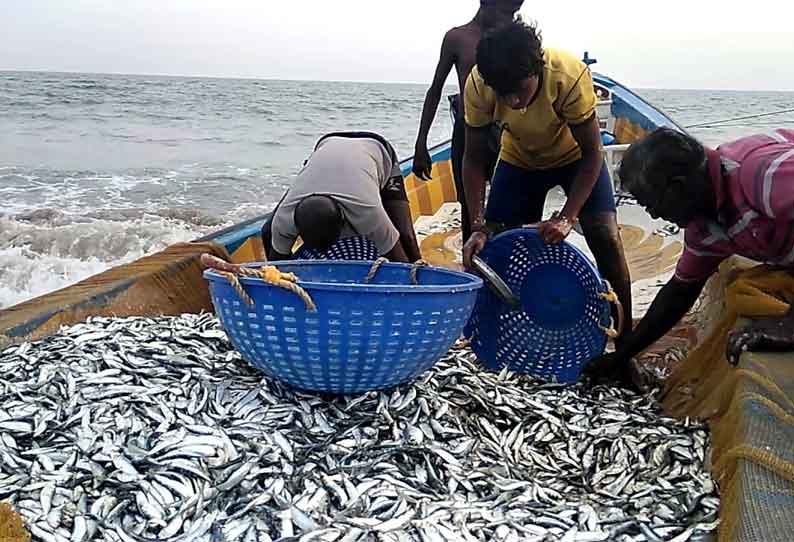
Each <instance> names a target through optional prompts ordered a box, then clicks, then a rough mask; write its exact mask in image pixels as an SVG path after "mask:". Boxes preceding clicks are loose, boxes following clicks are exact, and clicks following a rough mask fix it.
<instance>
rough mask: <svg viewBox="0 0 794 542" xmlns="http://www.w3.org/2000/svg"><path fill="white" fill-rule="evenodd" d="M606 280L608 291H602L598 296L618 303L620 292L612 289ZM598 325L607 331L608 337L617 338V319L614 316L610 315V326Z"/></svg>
mask: <svg viewBox="0 0 794 542" xmlns="http://www.w3.org/2000/svg"><path fill="white" fill-rule="evenodd" d="M604 282H605V283H606V285H607V291H606V292H600V293H599V294H598V297H600V298H601V299H604V300H606V301H608V302H609V303H618V301H619V299H618V294H616V293H615V290H613V289H612V285H611V284H609V282H608V281H606V280H604ZM598 327H599V329H601V331H603V332H604V333H606V335H607V337H609V338H610V339H617V337H618V330H617V329H615V319H614V318H612V317H611V316H610V317H609V327H604V326H602V325H599V326H598Z"/></svg>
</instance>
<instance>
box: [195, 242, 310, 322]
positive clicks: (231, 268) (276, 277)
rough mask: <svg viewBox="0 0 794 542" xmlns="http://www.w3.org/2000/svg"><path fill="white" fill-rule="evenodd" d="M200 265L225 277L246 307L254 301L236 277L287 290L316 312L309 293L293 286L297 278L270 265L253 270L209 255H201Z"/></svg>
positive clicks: (307, 307)
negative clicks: (251, 278)
mask: <svg viewBox="0 0 794 542" xmlns="http://www.w3.org/2000/svg"><path fill="white" fill-rule="evenodd" d="M201 263H202V264H203V265H205V266H206V267H208V268H210V269H214V270H215V271H217V272H219V273H220V274H221V275H223V276H224V277H226V280H228V281H229V283H230V284H231V285H232V287H233V288H234V289H235V291H236V292H237V295H239V296H240V299H242V300H243V301H244V302H245V304H246V305H249V306H253V304H254V300H253V299H251V296H249V295H248V294H247V293H246V292H245V289H244V288H243V285H242V284H240V281H239V280H238V278H237V277H238V275H239V276H243V277H254V278H259V279H262V280H263V281H265V282H267V283H268V284H272V285H273V286H278V287H279V288H284V289H285V290H289V291H290V292H292V293H294V294H296V295H297V296H298V297H300V298H301V299H302V300H303V303H304V305H306V309H307V310H308V311H310V312H316V311H317V305H315V304H314V301H313V300H312V298H311V296H310V295H309V293H308V292H307V291H306V290H304V289H303V288H301V287H300V286H298V285H297V284H295V283H296V282H297V281H298V277H297V276H295V274H294V273H282V272H281V271H279V270H278V268H276V267H275V266H272V265H265V266H262V268H261V269H253V268H251V267H245V266H242V265H239V264H233V263H229V262H227V261H224V260H221V259H220V258H218V257H217V256H212V255H211V254H206V253H205V254H202V255H201Z"/></svg>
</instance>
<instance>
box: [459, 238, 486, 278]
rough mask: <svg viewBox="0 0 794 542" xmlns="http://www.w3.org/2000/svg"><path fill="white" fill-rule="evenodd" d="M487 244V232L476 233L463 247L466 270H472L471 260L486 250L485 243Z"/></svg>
mask: <svg viewBox="0 0 794 542" xmlns="http://www.w3.org/2000/svg"><path fill="white" fill-rule="evenodd" d="M487 242H488V236H487V235H486V234H485V232H481V231H475V232H473V233H472V234H471V237H469V240H468V241H467V242H466V245H464V247H463V266H464V267H465V268H466V269H469V270H470V269H472V265H471V259H472V258H473V257H474V256H476V255H477V254H479V253H480V252H481V251H482V249H483V248H485V243H487Z"/></svg>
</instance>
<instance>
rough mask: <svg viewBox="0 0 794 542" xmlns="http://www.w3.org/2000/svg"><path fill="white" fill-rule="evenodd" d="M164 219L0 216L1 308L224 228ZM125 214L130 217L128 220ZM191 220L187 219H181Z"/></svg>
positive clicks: (171, 214)
mask: <svg viewBox="0 0 794 542" xmlns="http://www.w3.org/2000/svg"><path fill="white" fill-rule="evenodd" d="M161 214H162V216H159V215H155V214H151V213H146V212H143V211H139V210H133V211H129V212H127V213H124V212H121V213H118V212H117V213H116V214H115V215H114V216H112V217H111V216H104V215H103V214H102V213H95V214H94V215H93V216H74V215H69V214H68V213H63V212H60V211H58V210H57V209H40V210H37V211H32V212H30V213H27V214H22V215H17V216H14V217H10V216H0V247H2V248H0V308H3V307H7V306H10V305H13V304H16V303H19V302H22V301H24V300H26V299H29V298H31V297H35V296H37V295H41V294H44V293H47V292H50V291H53V290H56V289H58V288H62V287H65V286H68V285H70V284H73V283H75V282H77V281H80V280H82V279H84V278H86V277H88V276H91V275H93V274H96V273H99V272H101V271H104V270H106V269H109V268H110V267H114V266H117V265H121V264H124V263H127V262H130V261H132V260H135V259H137V258H140V257H143V256H145V255H147V254H152V253H154V252H157V251H159V250H162V249H164V248H165V247H167V246H169V245H171V244H173V243H178V242H184V241H191V240H193V239H196V238H197V237H200V236H202V235H205V234H207V233H210V232H211V231H214V230H215V229H218V228H220V227H222V226H223V225H224V224H223V223H222V222H221V221H219V220H218V219H215V220H207V221H206V222H212V224H205V225H197V224H195V223H193V221H196V222H202V221H204V220H203V219H202V218H196V216H191V215H190V213H189V212H188V211H186V210H179V209H164V210H163V212H162V213H161ZM125 215H126V216H125ZM183 219H187V220H183Z"/></svg>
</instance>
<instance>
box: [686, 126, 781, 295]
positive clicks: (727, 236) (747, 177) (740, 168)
mask: <svg viewBox="0 0 794 542" xmlns="http://www.w3.org/2000/svg"><path fill="white" fill-rule="evenodd" d="M706 152H707V153H708V160H709V165H708V167H709V172H710V175H711V181H712V183H714V190H715V191H716V193H717V209H718V215H717V220H716V221H714V220H698V221H695V222H693V223H691V224H690V225H689V226H688V227H687V229H686V232H685V234H684V252H683V254H682V255H681V259H680V260H679V261H678V266H677V268H676V271H675V274H676V277H677V278H678V279H680V280H683V281H695V280H703V279H706V278H708V277H709V276H710V275H711V274H712V273H714V272H715V271H716V270H717V268H718V267H719V265H720V263H721V262H722V261H723V260H725V259H726V258H728V257H729V256H732V255H734V254H737V255H740V256H744V257H746V258H750V259H752V260H756V261H758V262H762V263H769V264H774V265H778V266H782V267H786V268H790V269H794V130H782V129H781V130H775V131H774V132H770V133H768V134H758V135H752V136H749V137H745V138H742V139H739V140H736V141H733V142H730V143H726V144H724V145H721V146H720V147H717V149H716V150H711V149H707V151H706Z"/></svg>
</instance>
